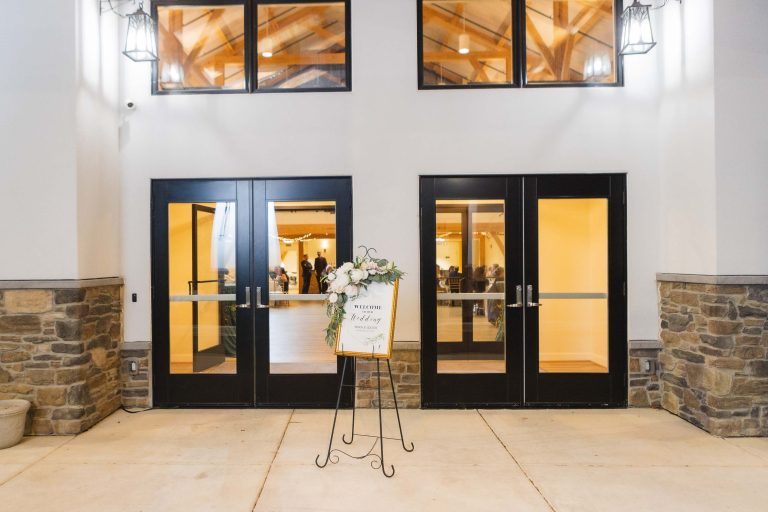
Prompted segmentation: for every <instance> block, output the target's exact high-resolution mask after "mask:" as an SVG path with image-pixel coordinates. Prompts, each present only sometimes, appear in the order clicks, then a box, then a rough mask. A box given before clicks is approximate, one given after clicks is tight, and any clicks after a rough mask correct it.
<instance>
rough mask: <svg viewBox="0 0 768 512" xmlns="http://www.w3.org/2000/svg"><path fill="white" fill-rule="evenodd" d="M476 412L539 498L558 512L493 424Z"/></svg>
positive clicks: (553, 510)
mask: <svg viewBox="0 0 768 512" xmlns="http://www.w3.org/2000/svg"><path fill="white" fill-rule="evenodd" d="M475 411H476V412H477V414H478V415H479V416H480V418H481V419H482V420H483V423H485V426H486V427H488V430H490V431H491V434H493V437H495V438H496V440H497V441H498V442H499V444H500V445H501V446H502V447H503V448H504V451H506V452H507V454H508V455H509V456H510V458H511V459H512V460H513V461H515V464H516V465H517V467H518V468H520V471H522V472H523V475H525V478H527V479H528V481H529V482H530V483H531V485H532V486H533V488H534V489H536V492H538V493H539V496H541V499H543V500H544V503H546V504H547V506H548V507H549V509H550V510H552V512H557V509H556V508H555V506H554V505H553V504H552V503H551V502H550V501H549V499H547V497H546V496H544V493H543V492H541V489H540V488H539V486H538V485H536V482H534V481H533V478H531V476H530V475H529V474H528V472H527V471H526V470H525V468H524V467H523V466H522V464H520V462H518V460H517V459H516V458H515V456H514V455H512V452H511V451H509V448H508V447H507V445H506V444H505V443H504V441H502V440H501V438H500V437H499V435H498V434H497V433H496V431H495V430H493V427H491V424H490V423H488V420H486V419H485V416H483V413H482V412H480V409H475Z"/></svg>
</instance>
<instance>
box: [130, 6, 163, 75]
mask: <svg viewBox="0 0 768 512" xmlns="http://www.w3.org/2000/svg"><path fill="white" fill-rule="evenodd" d="M123 55H125V56H126V57H128V58H129V59H131V60H132V61H134V62H151V61H155V60H157V40H156V39H155V22H154V20H153V19H152V17H151V16H150V15H149V14H147V13H146V12H144V3H143V2H139V8H138V9H136V11H135V12H134V13H133V14H129V15H128V33H127V34H126V36H125V50H124V51H123Z"/></svg>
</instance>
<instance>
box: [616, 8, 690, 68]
mask: <svg viewBox="0 0 768 512" xmlns="http://www.w3.org/2000/svg"><path fill="white" fill-rule="evenodd" d="M667 1H668V0H663V2H662V3H661V5H658V6H655V7H654V6H652V5H646V4H642V3H640V0H634V2H633V3H632V5H630V6H629V7H627V8H626V9H624V12H623V13H622V14H621V50H620V51H619V53H620V54H621V55H641V54H644V53H648V52H649V51H651V49H652V48H653V47H654V46H656V40H655V39H654V38H653V28H652V27H651V9H654V10H655V9H661V8H662V7H664V6H665V5H667ZM677 1H678V2H679V3H682V2H683V0H677Z"/></svg>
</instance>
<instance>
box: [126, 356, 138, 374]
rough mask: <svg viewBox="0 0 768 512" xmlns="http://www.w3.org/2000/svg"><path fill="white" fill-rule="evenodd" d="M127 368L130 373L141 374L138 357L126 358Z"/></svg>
mask: <svg viewBox="0 0 768 512" xmlns="http://www.w3.org/2000/svg"><path fill="white" fill-rule="evenodd" d="M125 370H126V372H127V373H128V375H138V374H139V360H138V359H126V360H125Z"/></svg>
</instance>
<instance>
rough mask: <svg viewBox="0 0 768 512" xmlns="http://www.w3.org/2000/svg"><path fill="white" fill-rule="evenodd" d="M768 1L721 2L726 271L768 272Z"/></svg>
mask: <svg viewBox="0 0 768 512" xmlns="http://www.w3.org/2000/svg"><path fill="white" fill-rule="evenodd" d="M766 23H768V2H765V1H754V0H727V1H725V0H718V1H717V2H715V50H714V61H715V71H716V73H715V130H716V146H715V162H716V166H717V178H716V183H717V252H718V269H717V271H718V273H719V274H768V198H767V195H768V30H766Z"/></svg>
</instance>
